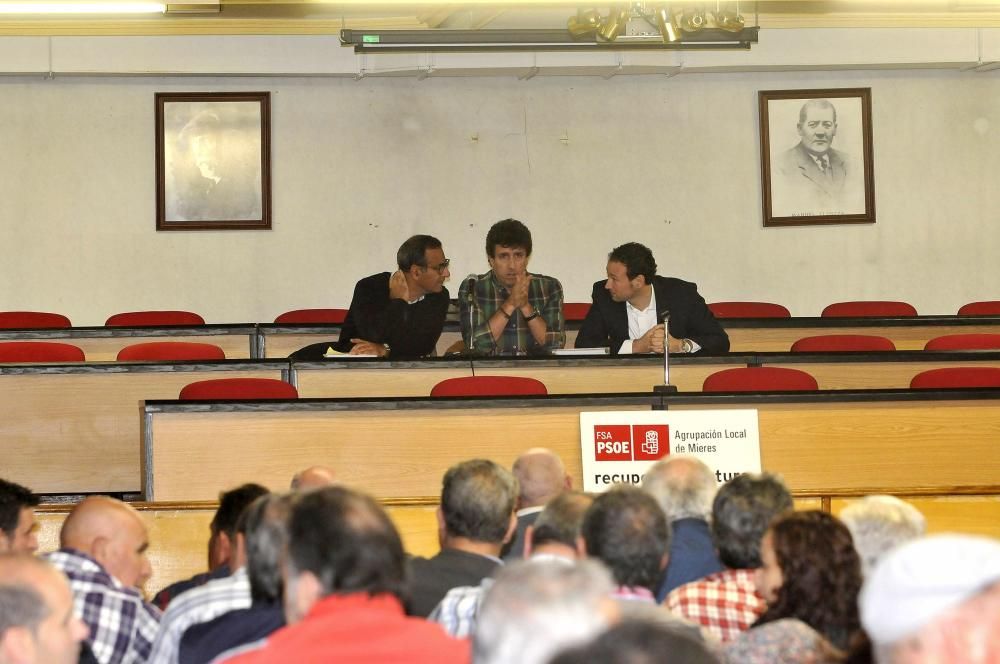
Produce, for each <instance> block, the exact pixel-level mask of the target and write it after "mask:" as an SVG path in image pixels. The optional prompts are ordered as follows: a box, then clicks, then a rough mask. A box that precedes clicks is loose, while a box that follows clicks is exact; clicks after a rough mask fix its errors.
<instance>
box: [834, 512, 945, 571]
mask: <svg viewBox="0 0 1000 664" xmlns="http://www.w3.org/2000/svg"><path fill="white" fill-rule="evenodd" d="M840 520H841V521H843V522H844V524H845V525H846V526H847V529H848V530H850V531H851V537H852V538H853V539H854V548H855V549H857V551H858V555H859V556H860V557H861V568H862V571H863V572H864V574H865V576H867V575H868V573H869V571H871V570H872V569H873V568H874V567H875V564H876V563H877V562H878V561H879V560H880V559H881V558H882V556H884V555H885V554H886V553H887V552H888V551H890V550H891V549H893V548H895V547H897V546H899V545H900V544H902V543H903V542H908V541H909V540H911V539H916V538H917V537H921V536H923V535H924V533H925V532H926V531H927V519H925V518H924V515H923V514H921V513H920V510H918V509H917V508H916V507H914V506H913V505H911V504H909V503H907V502H906V501H903V500H900V499H899V498H896V497H895V496H885V495H875V496H865V497H864V498H862V499H861V500H858V501H855V502H853V503H851V504H850V505H848V506H847V507H845V508H844V509H843V510H841V512H840Z"/></svg>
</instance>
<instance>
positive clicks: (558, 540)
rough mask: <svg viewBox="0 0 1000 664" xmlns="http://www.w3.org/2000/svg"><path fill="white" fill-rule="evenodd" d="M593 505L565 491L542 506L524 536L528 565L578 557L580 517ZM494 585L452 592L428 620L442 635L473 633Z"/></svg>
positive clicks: (486, 582) (485, 583)
mask: <svg viewBox="0 0 1000 664" xmlns="http://www.w3.org/2000/svg"><path fill="white" fill-rule="evenodd" d="M592 502H593V498H591V497H590V496H588V495H586V494H583V493H577V492H573V491H567V492H565V493H562V494H560V495H558V496H556V497H555V498H553V499H552V500H550V501H549V503H548V504H547V505H546V506H545V509H544V510H542V512H541V513H540V514H539V515H538V519H537V520H536V521H535V523H533V524H532V525H530V526H528V528H527V530H526V531H525V533H524V554H525V557H526V558H527V559H528V560H530V561H540V560H546V561H556V562H559V561H565V562H567V563H570V562H572V561H574V560H576V559H577V558H578V557H579V551H578V550H577V541H578V539H579V537H580V526H581V524H582V523H583V515H584V513H585V512H586V511H587V508H588V507H590V504H591V503H592ZM491 585H493V579H492V578H491V577H486V578H485V579H483V580H482V581H481V582H480V583H479V585H478V586H459V587H457V588H452V589H451V590H449V591H448V594H446V595H445V596H444V599H442V600H441V602H440V603H439V604H438V605H437V607H436V608H435V609H434V611H432V612H431V615H430V619H431V620H433V621H435V622H437V623H440V624H441V626H442V627H444V629H445V631H446V632H448V633H449V634H451V635H452V636H456V637H465V636H468V635H470V634H472V633H473V632H474V631H475V627H476V619H477V618H478V616H479V607H480V604H481V602H482V597H483V594H484V593H485V592H486V591H487V590H488V589H489V587H490V586H491Z"/></svg>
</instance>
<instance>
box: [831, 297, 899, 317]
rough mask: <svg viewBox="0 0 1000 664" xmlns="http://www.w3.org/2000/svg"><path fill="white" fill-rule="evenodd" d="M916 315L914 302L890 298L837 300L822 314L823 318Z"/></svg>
mask: <svg viewBox="0 0 1000 664" xmlns="http://www.w3.org/2000/svg"><path fill="white" fill-rule="evenodd" d="M916 315H917V310H916V309H915V308H914V307H913V305H912V304H907V303H906V302H891V301H889V300H865V301H858V302H835V303H834V304H831V305H830V306H828V307H827V308H826V309H824V310H823V313H822V314H821V316H823V318H888V317H892V316H916Z"/></svg>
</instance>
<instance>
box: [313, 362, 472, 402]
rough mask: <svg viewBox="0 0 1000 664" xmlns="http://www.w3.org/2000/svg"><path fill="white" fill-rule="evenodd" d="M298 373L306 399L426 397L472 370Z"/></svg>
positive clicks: (345, 369)
mask: <svg viewBox="0 0 1000 664" xmlns="http://www.w3.org/2000/svg"><path fill="white" fill-rule="evenodd" d="M368 364H372V363H368ZM295 374H296V385H297V386H298V389H299V396H301V397H303V398H307V397H310V398H324V397H325V398H332V397H345V398H349V397H358V398H361V397H426V396H429V395H430V393H431V388H432V387H434V385H436V384H437V383H439V382H441V381H442V380H445V379H446V378H458V377H462V376H471V375H472V368H471V365H470V364H469V363H465V364H463V365H461V366H448V367H441V368H426V369H425V368H419V369H417V368H408V369H392V368H389V367H386V366H382V367H371V368H365V367H364V366H363V365H360V364H359V365H357V366H350V367H323V368H321V369H303V368H301V367H299V366H296V370H295Z"/></svg>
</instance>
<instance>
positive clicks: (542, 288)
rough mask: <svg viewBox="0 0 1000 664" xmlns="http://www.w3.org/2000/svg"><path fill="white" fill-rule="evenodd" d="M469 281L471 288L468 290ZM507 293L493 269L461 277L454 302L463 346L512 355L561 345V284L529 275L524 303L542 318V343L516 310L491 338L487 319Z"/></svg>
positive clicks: (502, 301)
mask: <svg viewBox="0 0 1000 664" xmlns="http://www.w3.org/2000/svg"><path fill="white" fill-rule="evenodd" d="M473 285H474V286H475V292H471V291H472V286H473ZM509 296H510V291H509V290H508V289H507V287H506V286H504V285H503V284H501V283H500V282H499V281H498V280H497V278H496V275H495V274H493V270H490V271H489V272H487V273H486V274H479V275H475V274H470V275H469V276H468V277H466V278H465V279H464V280H463V281H462V285H461V287H459V289H458V306H459V313H460V319H461V325H462V340H463V341H464V342H465V347H466V348H468V349H469V350H473V351H480V352H486V353H489V354H491V355H516V354H520V353H526V352H527V351H529V350H534V349H538V348H548V349H553V348H562V347H563V346H564V345H565V344H566V334H565V332H564V331H563V306H562V305H563V291H562V284H560V283H559V280H558V279H555V278H554V277H547V276H545V275H542V274H533V275H531V283H530V284H529V286H528V303H529V304H530V305H531V306H532V307H534V308H535V309H537V310H538V313H539V314H541V317H542V319H543V320H544V321H545V325H546V328H547V329H546V332H545V343H542V344H539V343H538V342H536V341H535V338H534V337H533V336H532V335H531V330H530V329H528V323H527V322H525V320H524V316H523V315H522V314H521V312H520V311H515V312H514V315H513V316H511V317H510V320H508V321H507V326H506V327H505V328H504V329H503V333H502V334H501V335H500V338H499V339H498V340H496V341H495V342H494V340H493V335H492V334H491V333H490V324H489V321H490V318H491V317H492V316H493V314H495V313H496V311H497V309H499V308H500V306H501V305H502V304H503V303H504V301H505V300H506V299H507V298H508V297H509Z"/></svg>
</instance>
